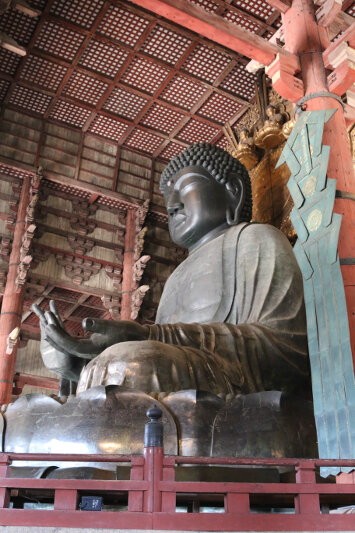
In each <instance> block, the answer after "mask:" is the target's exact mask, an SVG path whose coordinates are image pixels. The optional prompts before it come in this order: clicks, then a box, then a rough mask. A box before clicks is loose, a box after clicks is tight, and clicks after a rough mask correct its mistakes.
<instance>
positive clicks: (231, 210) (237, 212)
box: [226, 176, 245, 226]
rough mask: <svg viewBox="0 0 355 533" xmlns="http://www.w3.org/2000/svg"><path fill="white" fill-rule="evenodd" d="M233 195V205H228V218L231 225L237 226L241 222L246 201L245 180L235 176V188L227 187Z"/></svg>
mask: <svg viewBox="0 0 355 533" xmlns="http://www.w3.org/2000/svg"><path fill="white" fill-rule="evenodd" d="M227 190H228V191H229V194H230V195H231V197H232V202H231V203H232V206H229V207H227V212H226V220H227V224H228V225H229V226H236V225H237V224H239V222H240V218H241V214H242V210H243V206H244V203H245V185H244V182H243V180H242V179H241V178H240V177H239V176H236V177H235V181H234V184H233V188H229V187H227Z"/></svg>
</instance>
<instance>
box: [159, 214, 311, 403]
mask: <svg viewBox="0 0 355 533" xmlns="http://www.w3.org/2000/svg"><path fill="white" fill-rule="evenodd" d="M156 322H157V323H156V324H155V325H153V326H150V335H149V339H150V340H156V341H161V342H163V343H166V344H170V345H177V346H180V347H184V348H185V350H186V352H187V354H186V355H188V352H189V348H194V349H198V350H201V351H203V352H204V353H209V354H214V356H215V357H216V356H218V361H219V363H220V364H221V365H223V369H224V371H225V372H226V373H227V375H228V376H229V379H230V380H231V382H232V383H233V385H234V386H235V387H236V389H237V390H240V391H241V392H244V393H250V392H258V391H263V390H271V389H276V390H285V391H287V390H294V389H295V388H298V387H299V386H302V385H303V384H304V382H305V381H307V379H305V378H306V376H307V375H308V374H309V366H308V355H307V353H308V352H307V334H306V318H305V310H304V302H303V284H302V277H301V273H300V271H299V268H298V265H297V262H296V259H295V257H294V254H293V251H292V248H291V246H290V244H289V242H288V241H287V239H286V237H285V236H284V235H283V234H282V233H281V232H280V231H279V230H277V229H276V228H274V227H272V226H268V225H262V224H240V225H238V226H235V227H231V228H230V229H228V230H227V231H226V232H225V233H224V234H223V235H220V236H219V237H217V238H215V239H213V240H212V241H210V242H208V243H206V244H204V245H202V246H201V247H200V248H198V249H197V250H196V251H194V252H192V253H191V254H190V255H189V257H188V258H187V259H186V260H185V261H184V262H183V263H181V264H180V265H179V266H178V268H177V269H176V270H175V271H174V272H173V274H172V275H171V276H170V278H169V279H168V281H167V283H166V285H165V288H164V292H163V294H162V297H161V301H160V305H159V309H158V313H157V321H156Z"/></svg>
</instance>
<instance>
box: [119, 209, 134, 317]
mask: <svg viewBox="0 0 355 533" xmlns="http://www.w3.org/2000/svg"><path fill="white" fill-rule="evenodd" d="M135 240H136V211H135V209H130V210H129V211H127V218H126V234H125V247H124V255H123V272H122V297H121V320H131V302H132V292H133V265H134V245H135Z"/></svg>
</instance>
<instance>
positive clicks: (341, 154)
mask: <svg viewBox="0 0 355 533" xmlns="http://www.w3.org/2000/svg"><path fill="white" fill-rule="evenodd" d="M314 13H315V6H314V1H313V0H293V2H292V7H290V9H288V10H287V11H286V13H284V14H283V15H282V21H283V27H284V33H285V49H286V50H288V51H290V52H292V53H294V54H295V55H297V56H298V57H299V60H300V65H301V76H302V80H303V84H304V89H305V96H307V95H309V94H312V93H316V92H320V91H328V90H329V89H328V84H327V72H326V70H325V68H324V62H323V56H322V53H323V51H324V50H325V49H326V48H327V47H328V46H329V45H330V41H329V38H328V33H327V30H326V29H325V28H323V27H321V26H319V25H318V23H317V20H316V17H315V14H314ZM305 105H306V109H307V110H308V111H315V110H319V109H337V112H336V113H335V114H334V115H333V117H332V118H331V119H330V120H329V121H328V122H327V123H326V124H325V125H324V135H323V143H324V144H326V145H328V146H330V158H329V166H328V177H330V178H333V179H336V180H337V191H338V192H337V196H338V195H339V196H343V198H341V197H340V198H336V200H335V205H334V211H335V212H336V213H339V214H341V215H343V219H342V225H341V229H340V236H339V243H338V250H339V257H340V261H341V260H342V259H347V260H348V259H351V258H353V257H354V251H355V246H354V236H355V227H354V224H355V222H354V210H353V209H352V207H353V206H352V201H351V200H349V199H345V198H344V193H345V196H346V193H353V194H354V193H355V179H354V173H353V167H352V158H351V151H350V143H349V137H348V133H347V130H346V125H345V119H344V113H343V109H342V106H341V104H340V102H338V101H337V100H336V99H334V98H328V97H316V98H312V99H310V100H308V101H307V102H306V104H305ZM354 268H355V266H354V265H349V264H348V265H342V264H341V270H342V275H343V280H344V287H345V296H346V302H347V307H348V316H349V326H350V335H351V344H352V352H353V358H354V361H355V283H354V282H355V273H354Z"/></svg>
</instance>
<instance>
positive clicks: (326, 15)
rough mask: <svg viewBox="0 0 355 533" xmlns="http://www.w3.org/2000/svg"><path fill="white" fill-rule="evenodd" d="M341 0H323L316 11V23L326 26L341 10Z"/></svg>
mask: <svg viewBox="0 0 355 533" xmlns="http://www.w3.org/2000/svg"><path fill="white" fill-rule="evenodd" d="M342 3H343V1H342V0H324V2H323V3H322V5H321V6H320V8H319V9H318V10H317V11H316V17H317V21H318V24H319V25H320V26H323V27H324V28H327V27H328V26H330V24H331V23H332V22H333V21H334V20H335V19H336V17H337V16H338V14H339V13H340V11H341V7H342Z"/></svg>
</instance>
